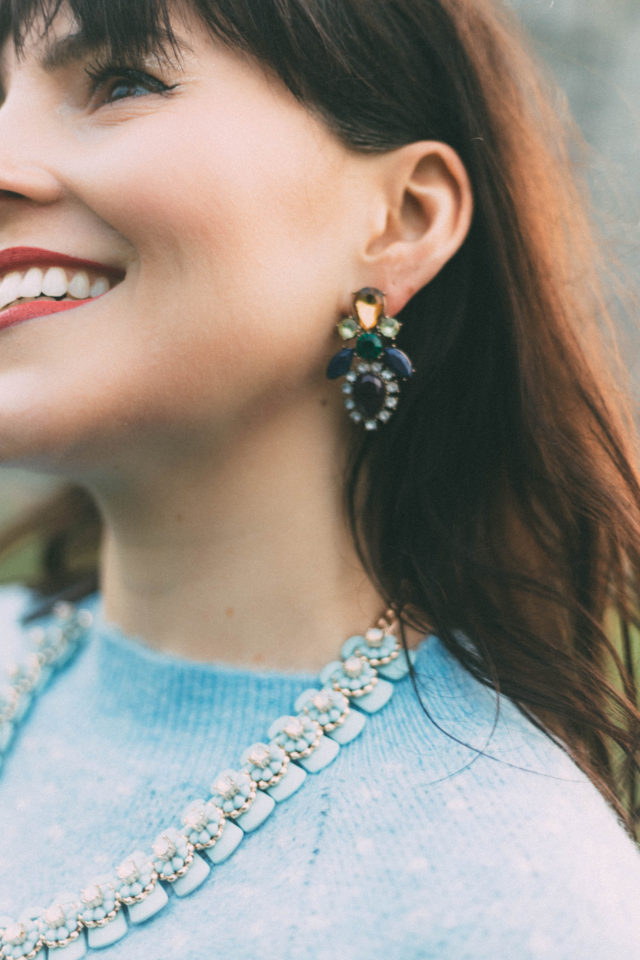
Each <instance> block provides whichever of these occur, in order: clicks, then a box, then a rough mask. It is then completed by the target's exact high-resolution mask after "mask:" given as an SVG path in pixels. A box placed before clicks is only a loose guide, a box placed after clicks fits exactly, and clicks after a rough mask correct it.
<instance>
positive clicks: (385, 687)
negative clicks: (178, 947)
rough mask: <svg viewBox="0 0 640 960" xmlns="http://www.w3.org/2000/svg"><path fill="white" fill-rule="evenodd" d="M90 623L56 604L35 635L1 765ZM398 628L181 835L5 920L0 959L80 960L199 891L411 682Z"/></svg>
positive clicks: (224, 787) (250, 758)
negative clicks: (173, 900) (398, 685)
mask: <svg viewBox="0 0 640 960" xmlns="http://www.w3.org/2000/svg"><path fill="white" fill-rule="evenodd" d="M91 624H92V616H91V614H90V613H89V612H88V611H86V610H76V609H75V608H74V607H72V606H71V605H70V604H67V603H60V604H57V606H56V608H55V610H54V622H53V624H52V625H50V626H49V627H47V628H42V627H36V628H34V629H33V630H32V631H31V632H30V640H31V644H32V649H31V652H30V653H29V654H27V656H26V658H25V660H24V661H23V662H22V663H19V664H16V665H15V666H13V667H12V668H10V671H9V676H10V682H9V684H8V685H7V686H6V687H5V688H4V689H2V690H0V766H1V764H2V762H3V760H4V757H5V756H6V754H7V752H8V750H9V749H10V746H11V743H12V741H13V739H14V736H15V733H16V730H17V728H18V726H19V725H20V724H21V723H22V722H23V720H24V718H25V716H26V715H27V712H28V710H29V707H30V706H31V704H32V703H33V701H34V699H36V698H37V697H38V696H39V694H40V693H41V692H42V690H43V689H44V688H45V686H46V685H47V683H48V682H49V680H50V679H51V677H52V675H53V674H54V673H56V672H57V671H58V670H60V669H61V667H63V666H64V665H65V664H67V663H68V662H69V661H70V660H71V659H72V658H73V657H74V655H75V654H76V653H77V652H78V650H79V649H80V647H81V646H82V645H83V643H84V642H85V641H86V640H87V638H88V636H89V633H90V628H91ZM393 624H394V616H393V612H392V611H387V614H386V615H385V616H384V617H382V618H381V619H380V620H379V621H378V624H377V625H376V626H375V627H371V628H370V629H369V630H367V631H366V633H365V634H364V636H354V637H350V638H349V640H347V641H346V643H345V644H344V645H343V647H342V649H341V651H340V655H341V659H340V660H334V661H332V662H331V663H328V664H327V666H326V667H325V668H324V670H322V672H321V673H320V677H319V686H318V687H317V688H311V689H308V690H303V691H302V692H301V693H300V695H299V696H298V698H297V699H296V701H295V704H294V706H293V713H292V714H291V715H290V716H286V717H284V716H283V717H278V718H277V720H274V721H273V723H272V724H271V726H270V727H269V730H268V731H267V740H266V741H265V742H264V743H254V744H253V745H252V746H250V747H249V748H248V749H247V750H245V751H244V753H243V754H242V756H241V757H240V762H239V765H238V767H237V768H234V769H228V770H223V771H222V772H221V773H219V774H218V776H216V777H215V778H214V779H213V781H212V784H211V788H210V790H211V795H210V796H209V797H206V798H203V799H200V800H194V801H193V802H192V803H190V804H189V806H188V807H187V808H186V810H184V811H183V812H182V815H181V816H180V817H179V820H178V822H179V826H176V825H171V826H168V827H167V828H166V829H165V830H163V831H162V832H161V833H160V834H159V835H158V836H157V837H156V839H155V840H154V841H153V843H152V844H151V846H150V851H149V852H146V851H144V850H142V849H140V850H135V851H134V852H133V853H131V854H130V856H128V857H127V858H126V859H125V860H123V862H122V863H121V864H120V865H119V866H117V867H116V868H115V869H114V870H113V872H112V873H111V874H108V875H106V876H101V877H98V878H96V879H94V880H93V881H92V882H91V883H89V884H88V885H87V886H85V887H83V888H79V889H78V891H77V892H75V891H71V892H66V891H65V892H61V893H59V894H58V895H57V896H55V897H54V899H53V901H52V903H51V904H50V906H48V907H46V908H43V909H39V910H37V911H32V912H30V913H28V914H22V915H20V916H19V917H18V919H17V920H16V919H13V918H9V917H0V958H2V960H32V958H33V957H36V956H38V954H40V953H41V952H42V951H46V952H48V956H49V958H51V957H53V956H55V957H59V958H60V960H78V958H80V957H83V956H85V954H86V953H87V950H89V949H98V948H104V947H108V946H110V945H111V944H113V943H116V942H117V941H118V940H120V939H122V937H124V936H125V935H126V933H127V931H128V929H129V925H130V924H137V923H142V922H143V921H145V920H148V919H149V918H150V917H152V916H154V914H156V913H158V912H159V911H160V910H162V909H163V908H164V907H165V906H166V905H167V903H168V902H169V896H168V891H169V890H172V891H173V892H174V893H175V894H176V895H177V896H178V897H185V896H188V895H189V894H190V893H193V891H194V890H196V889H197V888H198V887H199V886H200V885H201V884H202V883H203V882H204V881H205V880H206V879H207V877H208V875H209V874H210V873H211V868H212V866H214V865H218V864H220V863H222V862H223V861H224V860H226V859H227V858H228V857H230V856H231V854H232V853H233V852H234V850H236V849H237V847H238V845H239V843H240V842H241V841H242V840H243V839H244V836H245V834H247V833H251V832H252V831H253V830H255V829H257V827H259V826H260V825H261V824H262V823H263V822H264V821H265V820H266V819H267V817H268V816H269V815H270V814H271V813H272V812H273V811H274V809H275V807H276V805H279V804H281V803H282V802H283V801H285V800H287V799H288V798H289V797H290V796H292V794H294V793H295V792H296V791H297V790H299V789H300V787H301V786H302V785H303V783H304V781H305V779H306V777H307V775H308V774H310V773H311V774H314V773H317V772H318V771H320V770H322V769H323V768H324V767H326V766H327V765H328V764H330V763H331V761H332V760H334V759H335V757H336V756H337V754H338V752H339V750H340V748H341V747H343V746H346V744H348V743H350V742H351V741H352V740H353V739H355V737H357V736H358V735H359V734H360V732H361V731H362V729H363V727H364V726H365V723H366V719H367V715H368V714H371V713H375V712H377V711H378V710H381V709H382V707H384V706H385V705H386V704H387V703H388V701H389V699H390V697H391V695H392V693H393V683H391V682H389V681H394V682H395V681H398V680H401V679H402V678H403V677H404V676H406V674H407V673H408V672H409V670H410V663H411V661H412V655H411V654H409V655H408V656H407V654H405V652H404V650H403V648H402V645H401V644H400V642H399V641H398V639H397V637H396V636H395V635H394V633H393ZM43 956H44V954H43Z"/></svg>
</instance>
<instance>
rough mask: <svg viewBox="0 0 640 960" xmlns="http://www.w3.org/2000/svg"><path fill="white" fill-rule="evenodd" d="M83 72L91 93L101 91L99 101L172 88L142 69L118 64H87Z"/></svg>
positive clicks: (105, 101) (162, 92)
mask: <svg viewBox="0 0 640 960" xmlns="http://www.w3.org/2000/svg"><path fill="white" fill-rule="evenodd" d="M85 73H87V74H88V76H89V77H90V78H91V95H92V96H96V95H97V94H98V93H100V92H101V91H102V92H103V95H102V99H101V103H117V102H118V101H119V100H127V99H129V98H130V97H144V96H148V94H150V93H151V94H154V93H155V94H158V93H159V94H167V93H168V92H169V91H170V90H172V89H173V87H170V86H168V85H167V84H166V83H163V82H162V80H158V78H157V77H152V76H151V75H150V74H148V73H145V72H144V71H142V70H137V69H135V68H133V67H128V66H124V65H119V64H104V65H98V64H96V65H95V66H94V67H89V66H87V67H85Z"/></svg>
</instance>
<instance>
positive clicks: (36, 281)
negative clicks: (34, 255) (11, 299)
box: [16, 267, 44, 299]
mask: <svg viewBox="0 0 640 960" xmlns="http://www.w3.org/2000/svg"><path fill="white" fill-rule="evenodd" d="M43 277H44V273H43V272H42V270H41V269H40V267H31V269H30V270H27V272H26V273H25V275H24V277H23V278H22V282H21V284H20V287H19V288H18V293H17V297H16V299H17V298H18V297H39V296H40V294H41V293H42V279H43Z"/></svg>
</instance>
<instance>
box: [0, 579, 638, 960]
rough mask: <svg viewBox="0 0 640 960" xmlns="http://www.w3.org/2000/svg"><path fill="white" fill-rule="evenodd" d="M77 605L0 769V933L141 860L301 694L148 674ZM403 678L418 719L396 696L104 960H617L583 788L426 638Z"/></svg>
mask: <svg viewBox="0 0 640 960" xmlns="http://www.w3.org/2000/svg"><path fill="white" fill-rule="evenodd" d="M28 602H29V600H28V594H27V593H26V591H22V590H19V589H13V588H9V589H5V590H4V591H1V592H0V624H1V625H2V629H1V634H0V637H1V640H0V661H2V662H5V663H8V662H11V661H12V660H14V659H16V658H18V657H19V656H20V654H21V651H23V650H24V649H25V644H26V641H25V636H26V631H25V629H24V627H23V626H22V625H21V624H20V616H21V613H22V612H23V611H24V609H25V605H26V604H28ZM91 605H92V606H93V608H94V610H95V612H96V615H97V616H96V625H95V627H94V628H93V629H92V635H91V638H90V640H89V642H88V643H87V644H86V646H84V647H83V648H82V649H81V651H80V653H79V654H78V655H77V656H76V658H75V659H74V660H73V661H72V662H71V663H69V664H68V665H67V666H66V667H64V668H63V670H62V671H61V672H60V673H59V674H57V675H56V676H55V677H54V679H53V680H52V681H51V683H50V685H49V686H48V688H46V690H45V692H44V693H43V694H42V695H41V697H40V698H39V699H38V701H37V702H36V703H35V704H34V706H33V708H32V709H31V711H30V713H29V714H28V716H27V719H26V720H25V722H24V724H23V727H22V729H21V731H20V733H19V734H18V735H17V737H16V738H15V740H14V743H13V746H12V748H11V749H10V752H9V753H8V755H7V757H6V758H5V762H4V765H3V767H2V776H1V779H0V798H1V800H0V838H1V840H0V915H2V914H5V915H9V916H13V917H16V916H17V915H18V914H19V913H20V912H21V911H22V910H25V909H29V908H32V907H33V906H35V905H42V906H48V905H49V903H50V902H51V900H52V899H53V897H54V896H55V895H56V894H57V893H58V892H59V891H60V890H69V889H71V890H77V891H78V892H79V891H80V890H81V889H82V888H83V887H84V886H86V885H87V884H88V883H89V882H90V881H91V880H92V879H93V878H94V877H95V876H99V875H101V874H102V875H104V874H105V872H109V870H110V869H111V868H113V867H115V866H116V865H117V864H118V863H119V862H120V861H122V860H123V859H124V858H125V857H126V856H127V855H128V854H130V853H131V852H133V851H134V850H135V849H137V848H142V849H147V850H150V844H151V842H152V841H153V839H154V837H155V836H156V835H157V834H158V833H159V832H160V831H161V830H162V829H163V828H165V827H167V826H169V825H171V824H174V825H178V824H179V819H178V818H179V814H180V813H181V811H182V809H183V808H184V807H185V806H186V805H187V804H188V802H189V801H191V800H192V799H195V798H197V797H207V796H208V795H209V786H210V784H211V781H212V780H213V779H214V777H215V775H216V774H217V773H219V772H220V771H221V770H223V769H225V768H228V767H234V766H236V765H237V764H238V762H239V757H240V755H241V754H242V752H243V751H244V750H245V748H246V747H248V746H249V745H250V744H252V743H254V742H256V741H259V740H264V739H265V738H266V731H267V729H268V727H269V725H270V723H271V722H272V720H274V719H275V718H276V717H278V716H280V715H282V714H287V713H290V712H291V711H292V709H293V702H294V700H295V698H296V696H297V695H298V693H300V692H301V691H302V690H303V689H305V688H306V687H309V686H313V684H314V681H315V677H314V676H312V675H305V674H302V673H296V674H293V673H275V672H267V671H261V670H250V669H238V668H233V667H229V666H224V665H219V664H202V663H195V662H190V661H187V660H183V659H179V658H176V657H172V656H167V655H164V654H161V653H158V652H155V651H153V650H151V649H149V648H148V647H145V646H144V645H143V644H141V643H139V642H138V641H136V640H133V639H129V638H127V637H125V636H123V635H122V634H121V632H120V631H119V630H118V629H117V628H116V627H113V626H110V625H107V624H105V622H104V620H103V618H102V616H101V613H100V604H99V600H98V599H96V598H94V599H93V600H92V601H91ZM340 643H341V639H340V638H336V654H337V653H338V650H339V647H340ZM416 668H417V672H418V677H419V683H420V690H421V695H422V698H423V700H424V702H425V704H426V706H427V707H428V711H429V713H430V715H431V719H429V718H428V717H427V716H426V715H425V713H424V712H423V710H422V708H421V706H420V703H419V701H418V698H417V696H416V692H415V690H414V688H413V686H412V683H411V680H410V679H409V678H406V679H405V680H403V681H401V682H400V683H398V684H396V685H395V693H394V696H393V698H392V700H391V702H390V703H389V704H388V705H387V707H385V708H384V709H383V710H382V711H381V712H379V713H377V714H375V715H373V716H372V717H371V718H370V719H369V720H368V721H367V723H366V725H365V728H364V730H363V732H362V734H361V735H360V736H359V737H358V739H357V740H355V741H353V742H352V743H351V744H349V745H347V746H344V747H342V748H341V749H340V752H339V755H338V756H337V758H336V760H335V761H334V762H333V763H332V764H331V765H330V766H328V767H326V768H325V769H324V770H322V771H320V772H319V773H317V774H309V775H308V776H307V779H306V782H305V783H304V784H303V786H302V788H301V789H300V790H299V791H298V792H297V793H296V794H295V795H294V796H292V797H291V798H290V799H289V800H287V801H285V802H284V803H282V804H279V805H277V806H276V809H275V811H274V812H273V813H272V814H271V816H269V817H268V818H267V820H266V821H265V823H264V824H263V825H262V826H261V827H260V828H259V829H258V830H257V831H256V832H255V833H252V834H248V835H247V836H245V838H244V840H243V841H242V843H241V844H240V846H239V848H238V849H237V851H236V852H235V853H234V854H233V856H232V857H231V858H230V859H229V860H228V861H226V862H225V863H223V864H220V865H219V866H217V867H214V868H212V873H211V875H210V876H209V878H208V879H207V880H206V881H205V883H204V884H203V885H202V886H201V887H199V888H198V889H197V890H196V891H195V892H194V893H193V894H191V895H190V896H189V897H186V898H184V899H180V898H178V897H176V896H175V895H171V896H170V900H169V903H168V904H167V906H166V907H165V908H164V909H163V910H162V911H161V912H160V913H159V914H157V915H156V916H155V917H153V918H152V919H151V920H149V921H148V922H147V923H145V924H142V925H140V926H137V927H131V928H130V931H129V933H128V934H127V936H126V937H125V938H124V939H123V940H121V941H120V942H119V943H116V944H114V945H112V946H110V947H108V948H107V949H106V950H105V951H104V957H105V960H107V958H108V960H169V958H181V960H212V958H217V957H221V958H225V960H374V958H382V957H384V958H385V960H489V958H491V960H534V958H535V960H612V958H624V960H638V958H640V906H639V904H640V855H639V853H638V850H637V848H636V846H635V845H634V844H633V843H632V842H631V841H630V840H629V838H628V837H627V835H626V834H625V833H624V831H623V829H622V827H621V826H620V824H619V823H618V821H617V819H616V817H615V815H614V814H613V812H612V811H611V810H610V809H609V807H608V806H607V804H606V803H605V801H604V800H603V799H602V798H601V796H600V794H599V793H598V791H597V790H596V789H595V787H594V786H593V785H592V784H591V783H590V782H589V781H588V780H587V778H586V777H585V776H584V775H583V774H582V773H581V772H580V771H579V770H578V769H577V768H576V766H575V765H574V764H573V762H572V761H571V760H570V759H569V757H568V756H567V755H566V753H565V752H564V751H563V750H562V749H560V748H559V747H558V746H557V745H555V744H554V743H552V742H551V741H550V740H549V738H548V737H546V736H545V735H544V734H543V733H541V732H540V731H539V730H537V729H536V728H535V727H534V726H533V725H532V724H531V723H530V722H529V721H527V720H526V719H525V718H524V717H523V716H522V715H521V714H520V712H519V711H518V710H517V709H516V708H515V707H514V706H513V704H511V703H510V702H509V701H508V700H507V699H506V698H504V697H502V698H500V702H499V711H498V712H496V696H495V694H494V693H493V692H492V691H490V690H488V689H487V688H485V687H483V686H482V685H481V684H479V683H478V682H476V681H475V680H474V679H473V678H471V677H470V676H469V675H468V674H467V673H466V672H465V671H464V670H463V669H462V668H461V667H460V666H459V664H458V663H457V662H456V661H455V660H454V659H453V658H452V657H451V656H450V655H449V653H448V652H447V651H446V650H445V648H444V647H443V646H442V644H441V643H440V642H439V641H438V640H437V639H436V638H435V637H428V638H427V639H425V640H424V641H423V642H422V644H421V646H420V647H419V650H418V654H417V660H416ZM90 955H91V956H94V955H95V956H97V955H98V954H97V953H95V954H94V953H93V952H90ZM55 956H56V957H59V958H60V960H63V956H64V954H63V953H58V952H56V953H55Z"/></svg>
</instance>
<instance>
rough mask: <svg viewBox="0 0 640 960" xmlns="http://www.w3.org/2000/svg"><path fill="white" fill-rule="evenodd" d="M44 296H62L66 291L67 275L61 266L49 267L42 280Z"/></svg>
mask: <svg viewBox="0 0 640 960" xmlns="http://www.w3.org/2000/svg"><path fill="white" fill-rule="evenodd" d="M42 292H43V293H44V295H45V297H63V296H64V295H65V293H66V292H67V275H66V273H65V272H64V270H63V269H62V267H49V269H48V270H47V272H46V273H45V275H44V279H43V281H42Z"/></svg>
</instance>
